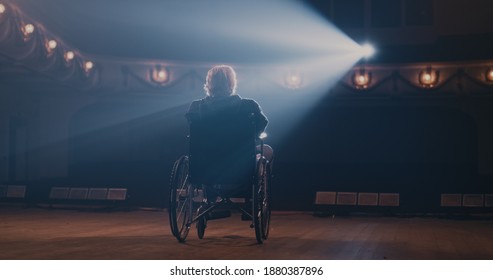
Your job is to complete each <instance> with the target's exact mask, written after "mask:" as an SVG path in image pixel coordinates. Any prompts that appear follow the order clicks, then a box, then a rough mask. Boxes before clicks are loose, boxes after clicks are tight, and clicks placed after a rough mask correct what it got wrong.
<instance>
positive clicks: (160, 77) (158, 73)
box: [0, 3, 170, 85]
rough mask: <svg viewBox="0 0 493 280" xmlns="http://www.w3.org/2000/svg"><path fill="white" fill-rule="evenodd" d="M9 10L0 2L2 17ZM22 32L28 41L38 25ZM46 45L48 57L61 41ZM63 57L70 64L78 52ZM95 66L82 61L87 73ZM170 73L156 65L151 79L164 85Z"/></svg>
mask: <svg viewBox="0 0 493 280" xmlns="http://www.w3.org/2000/svg"><path fill="white" fill-rule="evenodd" d="M6 12H7V6H6V5H5V4H3V3H0V19H1V17H2V16H4V15H5V14H6ZM20 29H21V32H22V34H23V36H24V38H23V39H24V41H25V42H27V41H29V40H30V39H31V37H32V36H33V34H34V32H35V31H36V26H35V25H34V24H32V23H27V24H24V25H22V26H21V28H20ZM44 47H45V49H46V54H47V56H48V57H50V56H52V55H53V54H54V53H55V50H56V49H57V48H59V42H57V40H55V39H46V40H45V44H44ZM63 58H64V60H65V62H66V63H68V64H70V63H72V61H73V60H74V59H75V58H76V53H75V52H74V51H71V50H66V51H65V52H64V53H63ZM94 67H95V64H94V62H93V61H91V60H85V61H83V62H82V68H83V70H84V72H85V73H86V74H89V73H90V72H91V71H92V70H93V69H94ZM169 78H170V74H169V71H168V69H167V68H166V67H165V66H163V65H156V66H155V67H153V68H152V69H151V71H150V73H149V79H150V80H151V81H152V82H154V83H157V84H159V85H164V84H166V83H168V81H169V80H170V79H169Z"/></svg>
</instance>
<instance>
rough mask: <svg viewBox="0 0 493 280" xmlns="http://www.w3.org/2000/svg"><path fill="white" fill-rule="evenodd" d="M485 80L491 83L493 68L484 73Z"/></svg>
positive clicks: (492, 80)
mask: <svg viewBox="0 0 493 280" xmlns="http://www.w3.org/2000/svg"><path fill="white" fill-rule="evenodd" d="M486 80H487V81H488V82H493V68H490V69H489V70H488V72H486Z"/></svg>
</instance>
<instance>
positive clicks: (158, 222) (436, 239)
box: [0, 205, 493, 260]
mask: <svg viewBox="0 0 493 280" xmlns="http://www.w3.org/2000/svg"><path fill="white" fill-rule="evenodd" d="M0 259H52V260H60V259H83V260H85V259H117V260H120V259H175V260H176V259H323V260H324V259H327V260H331V259H377V260H381V259H493V220H491V219H474V220H472V219H469V220H453V219H439V218H398V217H375V216H372V217H369V216H349V217H337V216H336V217H334V218H331V217H328V218H320V217H314V216H312V215H311V213H299V212H296V213H294V212H289V213H287V212H275V213H273V216H272V227H271V236H270V238H269V239H268V240H267V241H266V243H265V244H263V245H257V244H256V241H255V235H254V231H253V229H250V228H249V223H248V222H245V221H241V219H240V216H239V215H235V214H233V216H232V217H230V218H226V219H221V220H215V221H210V222H209V226H208V228H207V230H206V233H205V237H204V239H203V240H199V239H198V238H197V235H196V231H195V227H193V228H192V230H191V231H190V235H189V237H188V239H187V242H186V243H182V244H180V243H178V242H177V241H176V239H175V238H174V237H173V236H172V235H171V233H170V230H169V226H168V218H167V212H166V211H113V212H110V211H94V210H91V211H89V210H86V211H77V210H59V209H57V210H49V209H40V208H27V209H22V208H18V207H12V206H8V207H6V206H1V205H0Z"/></svg>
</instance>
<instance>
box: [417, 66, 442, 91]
mask: <svg viewBox="0 0 493 280" xmlns="http://www.w3.org/2000/svg"><path fill="white" fill-rule="evenodd" d="M419 83H420V84H421V85H422V86H424V87H429V88H430V87H434V86H435V85H436V84H437V83H438V72H437V71H436V70H432V69H431V68H430V69H427V70H424V71H421V73H419Z"/></svg>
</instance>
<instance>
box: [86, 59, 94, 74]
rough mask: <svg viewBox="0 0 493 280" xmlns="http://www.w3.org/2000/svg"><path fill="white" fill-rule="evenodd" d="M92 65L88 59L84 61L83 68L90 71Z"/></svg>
mask: <svg viewBox="0 0 493 280" xmlns="http://www.w3.org/2000/svg"><path fill="white" fill-rule="evenodd" d="M93 67H94V63H93V62H92V61H90V60H89V61H86V62H85V63H84V70H85V71H86V72H89V71H91V69H92V68H93Z"/></svg>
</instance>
